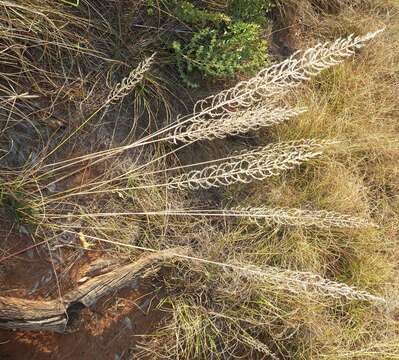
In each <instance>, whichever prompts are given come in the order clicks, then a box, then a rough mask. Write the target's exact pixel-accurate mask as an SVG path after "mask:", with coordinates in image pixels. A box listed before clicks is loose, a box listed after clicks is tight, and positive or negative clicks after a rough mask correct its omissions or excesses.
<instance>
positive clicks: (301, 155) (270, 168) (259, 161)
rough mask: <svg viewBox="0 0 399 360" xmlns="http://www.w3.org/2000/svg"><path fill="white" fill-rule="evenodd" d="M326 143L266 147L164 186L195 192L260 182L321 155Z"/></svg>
mask: <svg viewBox="0 0 399 360" xmlns="http://www.w3.org/2000/svg"><path fill="white" fill-rule="evenodd" d="M328 144H331V142H328V141H322V140H320V141H317V140H309V139H304V140H298V141H290V142H281V143H277V144H270V145H267V146H265V147H259V148H256V149H254V150H250V151H247V152H245V153H242V154H240V155H237V156H233V157H231V158H230V160H228V161H226V162H223V163H221V164H215V165H211V166H207V167H205V168H203V169H201V170H192V171H189V172H187V173H184V174H182V175H180V176H177V177H173V178H171V179H170V180H169V182H168V186H169V187H170V188H177V189H190V190H197V189H200V188H202V189H209V188H212V187H219V186H228V185H232V184H235V183H250V182H251V181H253V180H263V179H266V178H267V177H270V176H276V175H279V174H280V173H281V172H282V171H284V170H290V169H293V168H294V167H296V166H298V165H300V164H302V163H304V162H306V161H308V160H310V159H313V158H315V157H317V156H319V155H321V154H322V152H323V148H324V147H325V146H327V145H328Z"/></svg>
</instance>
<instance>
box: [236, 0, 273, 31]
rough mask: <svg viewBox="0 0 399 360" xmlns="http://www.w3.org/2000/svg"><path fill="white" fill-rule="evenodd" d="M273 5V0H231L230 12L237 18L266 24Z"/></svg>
mask: <svg viewBox="0 0 399 360" xmlns="http://www.w3.org/2000/svg"><path fill="white" fill-rule="evenodd" d="M273 6H274V3H273V0H231V1H230V4H229V7H228V13H229V15H231V17H232V18H234V19H236V20H239V21H245V22H253V23H256V24H259V25H264V24H265V23H266V21H267V19H266V13H267V12H268V11H270V10H271V9H272V8H273Z"/></svg>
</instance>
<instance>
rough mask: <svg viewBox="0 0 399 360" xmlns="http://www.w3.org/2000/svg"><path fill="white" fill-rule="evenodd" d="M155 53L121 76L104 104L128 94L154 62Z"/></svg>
mask: <svg viewBox="0 0 399 360" xmlns="http://www.w3.org/2000/svg"><path fill="white" fill-rule="evenodd" d="M154 57H155V53H154V54H152V55H151V56H150V57H148V58H146V59H145V60H143V61H142V62H141V63H140V64H139V65H138V66H137V67H136V68H135V69H133V70H132V71H131V72H130V74H129V75H128V76H127V77H125V78H123V79H122V81H121V82H120V83H118V84H117V85H116V86H115V87H114V89H112V91H111V92H110V94H109V95H108V98H107V100H106V104H114V103H116V102H118V101H120V100H121V99H123V98H124V97H125V96H126V95H128V94H129V93H130V92H131V91H132V90H133V89H134V88H135V86H136V85H137V84H138V83H139V82H140V81H141V80H143V78H144V75H145V74H146V73H147V72H148V70H149V69H150V67H151V65H152V63H153V62H154Z"/></svg>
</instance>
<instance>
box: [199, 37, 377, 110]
mask: <svg viewBox="0 0 399 360" xmlns="http://www.w3.org/2000/svg"><path fill="white" fill-rule="evenodd" d="M381 31H383V29H381V30H377V31H375V32H369V33H367V34H366V35H363V36H356V37H355V36H354V35H353V34H352V35H350V36H348V37H347V38H338V39H337V40H335V41H334V42H325V43H319V44H317V45H316V46H315V47H313V48H310V49H308V50H306V51H297V52H296V53H294V54H293V55H292V56H290V57H289V58H288V59H286V60H284V61H283V62H281V63H279V64H276V65H273V66H271V67H269V68H266V69H263V70H261V71H260V72H259V73H258V74H257V75H256V76H254V77H253V78H251V79H249V80H247V81H242V82H240V83H238V84H237V85H236V86H234V87H232V88H230V89H227V90H224V91H222V92H220V93H218V94H216V95H211V96H209V97H207V98H205V99H203V100H200V101H198V102H197V103H196V104H195V107H194V114H201V115H207V116H211V117H217V116H221V115H223V114H226V113H232V112H235V111H237V110H241V109H247V108H250V107H252V106H254V105H255V104H257V103H259V102H260V101H262V100H265V99H270V98H273V97H276V96H280V95H282V94H284V93H285V92H287V91H288V90H290V89H291V88H294V87H296V86H298V85H300V84H301V83H302V82H303V81H307V80H309V79H310V78H311V77H313V76H316V75H318V74H320V72H322V71H323V70H325V69H328V68H330V67H332V66H334V65H338V64H340V63H342V62H343V61H344V60H345V59H346V58H348V57H350V56H352V55H354V54H355V52H356V50H358V49H360V48H362V47H363V46H364V45H365V44H366V43H367V42H368V41H370V40H371V39H373V38H374V37H375V36H377V35H378V34H379V33H380V32H381Z"/></svg>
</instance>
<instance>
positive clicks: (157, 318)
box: [0, 228, 165, 360]
mask: <svg viewBox="0 0 399 360" xmlns="http://www.w3.org/2000/svg"><path fill="white" fill-rule="evenodd" d="M3 230H4V228H3V229H2V230H0V249H1V250H2V252H1V253H0V259H1V258H3V257H5V256H6V255H9V254H12V253H14V252H17V251H19V250H21V249H24V248H26V247H28V246H30V245H32V240H31V239H30V238H29V237H28V236H20V235H15V234H11V233H10V232H7V231H3ZM6 234H7V236H5V235H6ZM45 246H46V245H42V246H40V247H37V248H35V249H33V250H31V251H29V252H24V253H22V254H20V255H18V256H15V257H12V258H9V259H7V260H5V261H3V262H1V263H0V294H1V295H2V296H16V297H22V298H27V299H50V298H55V297H57V296H58V295H57V294H58V288H57V285H56V284H57V283H56V281H55V277H54V275H53V265H52V263H51V261H50V259H49V258H48V255H47V254H48V252H47V251H44V250H46V248H45ZM69 252H70V254H68V249H67V251H66V252H65V254H66V255H65V258H66V261H65V262H64V263H62V264H55V265H54V266H55V268H56V271H57V273H58V278H59V283H60V290H61V293H65V292H66V291H67V290H69V289H72V288H74V287H75V286H77V280H78V279H80V278H81V276H82V273H83V272H84V269H85V268H86V265H87V264H88V263H90V262H91V261H93V259H95V258H98V257H99V256H101V252H89V253H88V252H87V251H81V252H80V255H79V256H77V251H76V250H73V249H72V250H69ZM65 269H68V271H65ZM156 303H157V298H156V297H155V296H154V293H153V292H152V291H151V290H150V289H147V290H146V289H140V291H138V290H132V289H124V290H121V291H119V292H118V293H116V294H113V295H111V296H108V297H106V298H104V299H101V301H99V302H98V303H97V305H96V307H95V308H94V309H83V310H82V311H81V312H80V315H79V322H78V324H76V327H77V329H76V331H75V332H73V333H68V334H55V333H50V332H29V331H19V330H16V331H9V330H0V359H4V360H5V359H82V360H85V359H96V360H97V359H98V360H102V359H104V360H105V359H127V358H131V356H132V354H133V352H134V347H135V344H137V342H138V341H140V335H144V334H148V333H150V332H151V331H153V330H154V329H155V327H156V326H157V325H159V323H160V322H161V320H162V319H164V317H165V313H163V312H161V311H160V310H157V309H154V304H156ZM133 358H134V357H133Z"/></svg>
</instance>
